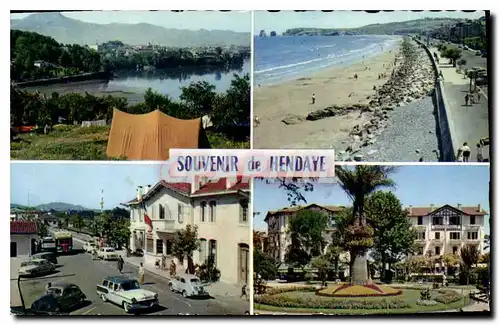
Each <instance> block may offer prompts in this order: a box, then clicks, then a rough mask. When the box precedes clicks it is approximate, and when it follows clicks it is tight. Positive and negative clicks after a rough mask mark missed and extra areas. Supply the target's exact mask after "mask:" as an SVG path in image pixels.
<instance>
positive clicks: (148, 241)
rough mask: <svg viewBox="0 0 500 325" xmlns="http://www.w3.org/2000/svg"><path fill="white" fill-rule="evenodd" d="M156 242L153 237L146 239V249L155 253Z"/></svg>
mask: <svg viewBox="0 0 500 325" xmlns="http://www.w3.org/2000/svg"><path fill="white" fill-rule="evenodd" d="M154 244H155V243H154V242H153V238H148V239H146V245H147V246H146V251H147V252H148V253H154V246H153V245H154Z"/></svg>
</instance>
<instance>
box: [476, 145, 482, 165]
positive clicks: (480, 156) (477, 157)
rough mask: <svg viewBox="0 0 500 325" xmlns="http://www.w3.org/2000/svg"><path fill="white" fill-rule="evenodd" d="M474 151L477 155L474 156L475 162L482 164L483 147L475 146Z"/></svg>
mask: <svg viewBox="0 0 500 325" xmlns="http://www.w3.org/2000/svg"><path fill="white" fill-rule="evenodd" d="M476 151H477V155H476V159H477V162H483V160H484V157H483V147H482V146H481V144H480V143H478V144H476Z"/></svg>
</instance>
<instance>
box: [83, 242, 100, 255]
mask: <svg viewBox="0 0 500 325" xmlns="http://www.w3.org/2000/svg"><path fill="white" fill-rule="evenodd" d="M96 247H97V245H96V244H95V243H93V242H90V241H88V242H85V244H84V245H83V250H84V251H86V252H87V253H92V252H93V251H94V249H96Z"/></svg>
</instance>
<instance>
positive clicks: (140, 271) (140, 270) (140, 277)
mask: <svg viewBox="0 0 500 325" xmlns="http://www.w3.org/2000/svg"><path fill="white" fill-rule="evenodd" d="M139 283H140V284H141V285H143V284H144V266H143V265H142V263H141V264H140V266H139Z"/></svg>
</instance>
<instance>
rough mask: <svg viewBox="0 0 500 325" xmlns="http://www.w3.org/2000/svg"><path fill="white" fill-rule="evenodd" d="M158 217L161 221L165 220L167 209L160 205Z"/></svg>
mask: <svg viewBox="0 0 500 325" xmlns="http://www.w3.org/2000/svg"><path fill="white" fill-rule="evenodd" d="M158 216H159V218H160V219H165V207H164V206H163V205H161V204H159V205H158Z"/></svg>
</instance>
